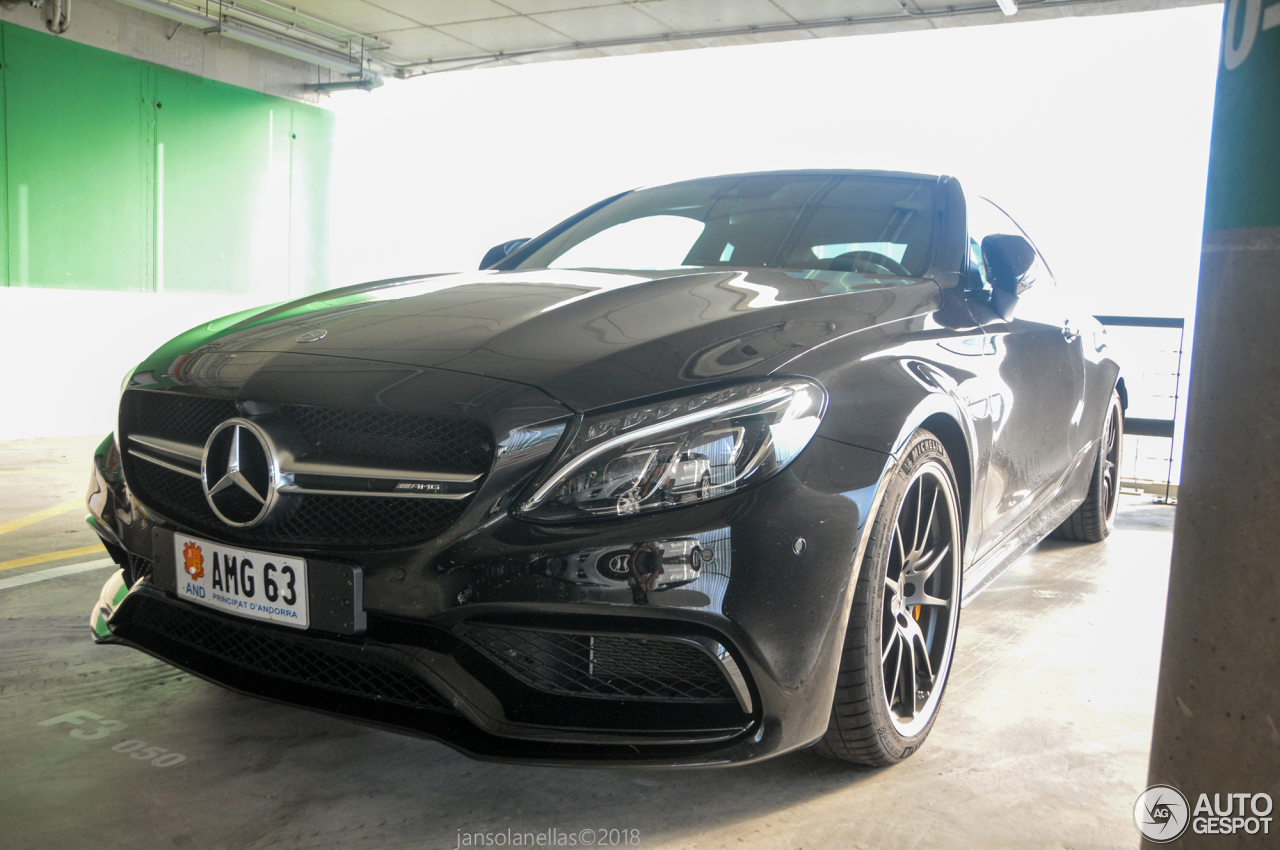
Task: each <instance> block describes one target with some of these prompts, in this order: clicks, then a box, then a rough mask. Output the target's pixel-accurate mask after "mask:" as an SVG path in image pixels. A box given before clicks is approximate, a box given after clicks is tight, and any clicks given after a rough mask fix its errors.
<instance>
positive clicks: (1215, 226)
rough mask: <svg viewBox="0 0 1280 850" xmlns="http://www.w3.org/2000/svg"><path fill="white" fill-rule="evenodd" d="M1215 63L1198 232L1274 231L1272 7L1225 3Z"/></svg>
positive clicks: (1253, 0) (1277, 200)
mask: <svg viewBox="0 0 1280 850" xmlns="http://www.w3.org/2000/svg"><path fill="white" fill-rule="evenodd" d="M1264 2H1265V3H1267V4H1268V5H1266V6H1264ZM1220 62H1221V64H1220V65H1219V67H1218V89H1217V100H1216V102H1215V103H1214V110H1213V142H1212V145H1211V147H1210V150H1209V186H1208V191H1207V195H1206V198H1205V220H1204V227H1205V230H1206V231H1213V230H1234V229H1236V228H1241V227H1276V226H1280V2H1277V0H1230V2H1229V3H1228V4H1227V8H1226V14H1225V15H1224V20H1223V28H1222V54H1221V60H1220Z"/></svg>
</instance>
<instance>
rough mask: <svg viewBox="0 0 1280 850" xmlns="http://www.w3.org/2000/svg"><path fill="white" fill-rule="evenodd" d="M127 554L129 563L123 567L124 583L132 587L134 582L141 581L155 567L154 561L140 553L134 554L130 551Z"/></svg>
mask: <svg viewBox="0 0 1280 850" xmlns="http://www.w3.org/2000/svg"><path fill="white" fill-rule="evenodd" d="M128 555H129V563H128V564H127V565H126V566H125V568H124V572H125V579H126V581H125V584H127V585H129V587H133V585H134V583H135V582H138V581H141V580H142V579H144V578H147V577H149V576H150V575H151V572H152V570H153V569H154V568H155V562H154V561H152V560H151V559H150V558H144V557H142V556H141V555H135V554H133V553H132V552H129V553H128Z"/></svg>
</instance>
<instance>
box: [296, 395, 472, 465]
mask: <svg viewBox="0 0 1280 850" xmlns="http://www.w3.org/2000/svg"><path fill="white" fill-rule="evenodd" d="M280 412H281V413H282V414H284V416H285V417H286V418H287V419H288V420H289V421H290V422H292V423H293V424H294V427H296V428H297V429H298V431H300V432H301V433H302V436H303V437H305V438H306V440H307V442H309V443H310V444H311V445H313V446H314V447H315V448H316V449H317V450H318V451H320V452H321V453H323V454H331V455H343V456H354V457H363V458H373V459H377V460H379V461H387V462H391V461H401V462H404V461H409V462H413V463H415V464H426V465H428V466H429V467H430V468H431V469H433V470H435V471H437V472H487V471H488V469H489V466H490V464H492V463H493V438H492V435H491V433H490V431H489V429H488V427H486V426H485V425H484V424H482V423H480V422H472V421H470V420H466V419H434V418H430V417H426V416H411V415H408V414H403V413H382V412H379V411H364V410H334V409H330V408H323V407H310V406H307V405H301V404H285V405H281V407H280Z"/></svg>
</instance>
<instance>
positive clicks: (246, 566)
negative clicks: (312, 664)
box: [173, 534, 310, 629]
mask: <svg viewBox="0 0 1280 850" xmlns="http://www.w3.org/2000/svg"><path fill="white" fill-rule="evenodd" d="M173 560H174V563H175V564H176V568H177V586H178V596H179V597H180V598H182V599H186V600H188V601H190V602H195V603H196V604H197V605H205V606H207V607H209V608H214V609H216V610H218V611H222V612H224V613H227V614H235V615H237V616H240V617H248V618H249V619H251V620H265V621H267V622H269V623H279V624H280V625H284V626H293V627H294V628H298V629H305V628H307V626H308V625H309V623H310V620H309V618H308V611H307V562H306V561H304V560H303V559H301V558H290V557H288V556H286V555H272V554H269V553H267V552H251V551H248V550H246V549H233V548H231V547H230V546H223V545H222V544H221V543H210V542H209V541H208V540H200V539H199V538H196V537H186V536H183V535H181V534H175V535H174V537H173Z"/></svg>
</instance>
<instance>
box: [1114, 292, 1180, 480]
mask: <svg viewBox="0 0 1280 850" xmlns="http://www.w3.org/2000/svg"><path fill="white" fill-rule="evenodd" d="M1094 318H1095V319H1097V320H1098V321H1099V322H1101V323H1102V324H1103V325H1105V326H1108V327H1125V328H1169V329H1176V330H1177V331H1178V365H1177V366H1176V367H1175V369H1174V376H1173V416H1172V417H1171V418H1169V419H1148V418H1141V417H1137V416H1133V417H1130V416H1126V417H1125V419H1124V432H1125V434H1126V435H1130V434H1131V435H1133V436H1135V437H1164V438H1166V439H1168V440H1170V443H1169V466H1168V470H1167V472H1166V474H1165V482H1164V501H1165V502H1166V503H1168V502H1169V501H1170V499H1169V489H1170V482H1171V481H1172V479H1173V456H1174V451H1173V442H1172V441H1173V439H1174V435H1175V434H1176V433H1177V432H1176V430H1175V426H1176V423H1177V421H1178V400H1179V393H1180V391H1181V387H1182V354H1183V351H1184V348H1185V343H1186V334H1187V330H1186V320H1185V319H1179V318H1171V317H1166V316H1094Z"/></svg>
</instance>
